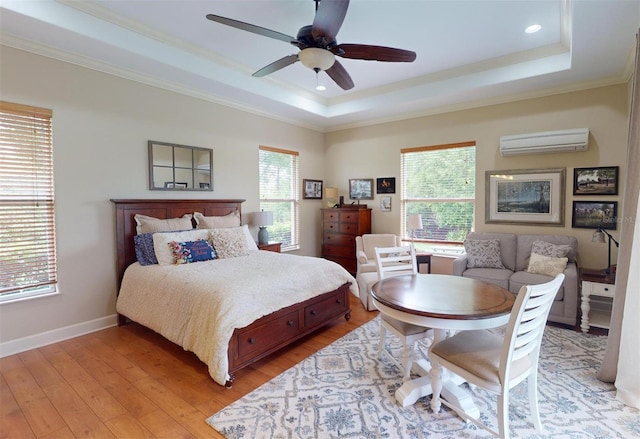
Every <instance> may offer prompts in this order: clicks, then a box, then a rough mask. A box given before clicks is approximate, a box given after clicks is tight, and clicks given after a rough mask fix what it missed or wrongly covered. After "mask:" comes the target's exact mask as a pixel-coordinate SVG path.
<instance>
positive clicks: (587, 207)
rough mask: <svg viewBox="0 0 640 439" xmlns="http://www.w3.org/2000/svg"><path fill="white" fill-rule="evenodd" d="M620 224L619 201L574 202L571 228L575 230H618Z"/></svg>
mask: <svg viewBox="0 0 640 439" xmlns="http://www.w3.org/2000/svg"><path fill="white" fill-rule="evenodd" d="M617 223H618V202H617V201H574V202H573V218H572V220H571V227H573V228H575V229H597V228H598V227H602V228H603V229H609V230H616V224H617Z"/></svg>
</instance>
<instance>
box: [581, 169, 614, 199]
mask: <svg viewBox="0 0 640 439" xmlns="http://www.w3.org/2000/svg"><path fill="white" fill-rule="evenodd" d="M573 195H618V166H602V167H598V168H575V169H574V170H573Z"/></svg>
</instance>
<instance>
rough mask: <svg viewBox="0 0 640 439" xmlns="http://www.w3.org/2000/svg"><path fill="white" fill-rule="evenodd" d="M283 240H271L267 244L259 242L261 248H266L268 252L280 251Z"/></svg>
mask: <svg viewBox="0 0 640 439" xmlns="http://www.w3.org/2000/svg"><path fill="white" fill-rule="evenodd" d="M281 245H282V243H281V242H269V243H267V244H258V248H259V249H260V250H266V251H268V252H276V253H280V246H281Z"/></svg>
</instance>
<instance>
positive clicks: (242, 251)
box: [209, 227, 249, 259]
mask: <svg viewBox="0 0 640 439" xmlns="http://www.w3.org/2000/svg"><path fill="white" fill-rule="evenodd" d="M209 238H210V239H211V242H212V243H213V248H214V249H215V251H216V254H217V255H218V257H219V258H221V259H224V258H235V257H237V256H245V255H248V254H249V246H248V245H247V238H246V235H245V232H244V230H243V227H225V228H222V229H212V230H210V231H209Z"/></svg>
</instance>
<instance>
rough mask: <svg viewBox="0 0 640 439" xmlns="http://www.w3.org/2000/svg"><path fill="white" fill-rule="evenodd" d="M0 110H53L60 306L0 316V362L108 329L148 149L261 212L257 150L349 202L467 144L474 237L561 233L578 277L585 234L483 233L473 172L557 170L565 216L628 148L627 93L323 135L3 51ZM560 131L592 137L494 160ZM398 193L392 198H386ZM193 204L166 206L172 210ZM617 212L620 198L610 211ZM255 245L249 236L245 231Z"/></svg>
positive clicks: (312, 230)
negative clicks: (126, 217)
mask: <svg viewBox="0 0 640 439" xmlns="http://www.w3.org/2000/svg"><path fill="white" fill-rule="evenodd" d="M0 50H1V57H2V63H0V93H1V96H0V99H2V100H5V101H9V102H16V103H21V104H26V105H33V106H38V107H44V108H49V109H52V110H53V124H54V131H53V133H54V145H55V147H54V148H55V152H54V160H55V164H54V167H55V185H56V209H57V210H56V230H57V239H58V263H59V289H60V294H59V295H56V296H52V297H47V298H39V299H33V300H27V301H23V302H17V303H8V304H2V305H0V354H3V353H5V352H6V351H8V350H16V349H20V348H21V347H33V346H35V345H38V344H46V343H49V342H51V341H54V340H57V339H61V338H65V337H70V336H74V335H77V334H79V333H82V332H86V331H90V330H95V329H99V328H102V327H104V326H105V325H108V324H112V323H113V322H115V319H114V313H115V298H116V273H115V246H114V218H113V217H114V213H113V206H112V205H111V203H110V202H109V199H111V198H163V197H165V196H166V195H167V194H166V193H165V192H159V191H149V190H148V175H147V172H148V171H147V140H158V141H166V142H175V143H180V144H184V145H193V146H200V147H209V148H212V149H213V157H214V188H215V190H214V192H212V193H210V194H209V196H210V197H211V198H245V199H246V200H247V201H246V202H245V203H244V206H243V211H244V212H245V213H247V212H252V211H255V210H257V209H258V205H259V200H258V190H259V189H258V145H260V144H262V145H268V146H274V147H279V148H288V149H293V150H297V151H300V163H301V172H300V178H301V179H302V178H310V179H319V180H324V183H325V186H328V185H335V186H337V187H339V188H340V193H341V194H342V195H345V194H346V195H348V191H347V184H348V179H349V178H375V177H391V176H395V177H399V169H400V154H399V150H400V148H404V147H411V146H422V145H433V144H441V143H451V142H459V141H465V140H475V141H476V142H477V145H478V154H477V156H478V160H477V161H478V176H477V182H476V183H477V194H478V205H477V215H476V229H478V230H512V231H514V232H520V231H525V230H526V231H527V232H540V233H547V232H550V233H565V234H571V235H575V236H577V237H578V238H579V239H580V245H581V255H582V259H583V261H584V262H585V265H587V266H597V267H603V266H604V265H605V264H606V249H604V248H603V247H602V246H598V245H596V244H591V242H590V237H591V231H590V230H580V229H571V218H570V215H567V217H566V219H565V224H566V225H565V227H563V228H558V227H554V228H548V227H537V228H528V227H522V226H520V227H517V226H505V227H498V226H492V227H488V226H485V225H484V224H483V218H484V193H483V191H484V171H485V170H493V169H518V168H533V167H540V168H544V167H560V166H561V167H566V168H567V177H568V178H567V179H568V184H567V189H566V190H567V203H566V206H567V212H568V209H569V207H570V205H571V200H572V195H571V176H572V168H573V167H581V166H598V165H602V166H604V165H606V166H613V165H619V166H621V177H622V178H624V169H625V168H624V158H625V150H626V137H627V118H628V116H627V102H628V101H627V96H628V94H627V89H626V87H625V86H615V87H607V88H601V89H596V90H591V91H586V92H578V93H571V94H567V95H561V96H555V97H551V98H542V99H534V100H530V101H523V102H518V103H515V104H505V105H497V106H493V107H487V108H482V109H477V110H470V111H463V112H456V113H449V114H443V115H437V116H430V117H424V118H417V119H410V120H405V121H401V122H394V123H388V124H381V125H377V126H371V127H365V128H358V129H350V130H344V131H340V132H334V133H329V134H326V135H323V134H321V133H318V132H315V131H311V130H307V129H304V128H300V127H296V126H293V125H289V124H286V123H282V122H278V121H274V120H272V119H268V118H264V117H260V116H256V115H253V114H250V113H246V112H242V111H239V110H234V109H231V108H228V107H224V106H221V105H218V104H214V103H211V102H206V101H203V100H199V99H195V98H191V97H186V96H183V95H180V94H176V93H173V92H168V91H164V90H160V89H157V88H154V87H150V86H146V85H142V84H140V83H136V82H133V81H129V80H125V79H122V78H119V77H115V76H111V75H107V74H103V73H100V72H96V71H93V70H89V69H85V68H81V67H78V66H75V65H72V64H68V63H63V62H59V61H55V60H52V59H49V58H46V57H42V56H38V55H33V54H30V53H27V52H23V51H20V50H15V49H11V48H7V47H5V46H0ZM571 127H589V128H590V129H591V148H590V150H589V151H588V152H584V153H574V154H560V155H553V156H527V157H526V158H524V157H521V158H502V157H500V156H499V154H498V151H497V145H498V138H499V136H500V135H504V134H514V133H521V132H534V131H546V130H553V129H563V128H571ZM397 189H399V185H397ZM201 195H202V193H197V194H196V193H193V192H191V193H189V192H185V193H178V192H177V193H175V198H192V197H200V196H201ZM615 199H618V201H619V200H620V199H621V198H620V197H616V198H615ZM378 202H379V200H378V199H377V196H376V200H374V201H373V203H372V204H373V207H374V210H373V231H374V232H392V233H399V230H400V225H399V193H397V194H395V195H394V196H393V205H392V211H391V212H389V213H384V212H380V210H379V208H378ZM320 207H322V202H321V201H319V200H304V201H303V202H302V209H301V224H302V236H301V243H302V248H301V250H300V252H299V253H300V254H305V255H319V253H320V249H319V242H320V211H319V209H320ZM254 233H255V231H254Z"/></svg>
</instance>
